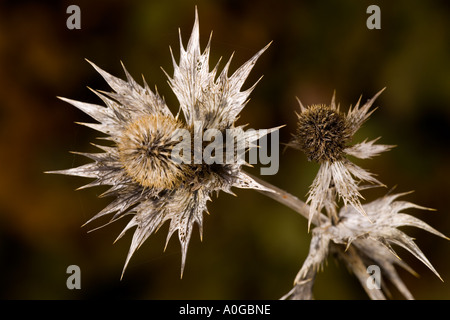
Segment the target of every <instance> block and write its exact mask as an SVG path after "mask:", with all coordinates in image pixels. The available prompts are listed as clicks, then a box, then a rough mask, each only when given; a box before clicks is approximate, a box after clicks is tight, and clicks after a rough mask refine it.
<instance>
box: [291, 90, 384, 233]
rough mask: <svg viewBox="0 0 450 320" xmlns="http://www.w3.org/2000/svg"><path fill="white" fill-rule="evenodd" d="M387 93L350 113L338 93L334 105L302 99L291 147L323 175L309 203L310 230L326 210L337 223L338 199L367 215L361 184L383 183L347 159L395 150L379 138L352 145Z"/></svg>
mask: <svg viewBox="0 0 450 320" xmlns="http://www.w3.org/2000/svg"><path fill="white" fill-rule="evenodd" d="M383 90H384V89H383ZM383 90H381V91H380V92H378V93H377V94H376V95H375V96H374V97H373V98H372V99H370V100H369V101H367V102H366V103H365V104H364V105H363V106H361V107H360V102H361V98H360V99H359V101H358V102H357V103H356V105H355V107H354V108H351V107H350V110H349V111H348V113H347V114H344V113H342V112H340V110H339V105H336V102H335V94H333V98H332V99H331V104H330V105H312V106H310V107H308V108H305V107H304V106H303V105H302V103H301V102H300V100H298V101H299V103H300V114H297V117H298V124H297V131H296V133H295V134H294V136H293V139H292V141H291V142H290V143H289V144H288V146H291V147H293V148H296V149H299V150H301V151H303V152H304V153H305V154H306V156H307V157H308V160H310V161H311V160H313V161H315V162H318V163H320V168H319V172H318V173H317V176H316V178H315V179H314V182H313V183H312V185H311V189H310V190H309V197H308V199H307V200H306V202H307V203H308V204H309V205H310V211H309V217H308V227H309V225H310V224H311V219H312V218H313V216H314V215H316V214H318V213H319V212H320V211H321V210H322V209H323V208H325V210H326V211H327V214H328V216H329V217H330V218H333V219H335V220H337V211H336V196H338V197H339V198H342V200H343V201H344V204H345V205H347V204H350V205H352V206H353V207H354V208H355V209H356V210H358V211H359V212H360V213H361V214H363V215H366V212H365V211H364V208H363V207H362V205H361V202H360V198H362V196H361V194H360V192H359V190H360V187H361V182H364V181H365V182H370V183H372V184H375V185H380V186H381V185H382V183H381V182H379V181H378V180H377V179H376V178H375V177H374V176H373V175H372V174H371V173H369V172H368V171H366V170H364V169H362V168H361V167H359V166H357V165H356V164H354V163H353V162H351V161H350V160H349V159H348V158H347V156H349V155H350V156H354V157H356V158H361V159H367V158H371V157H373V156H376V155H378V154H379V153H381V152H384V151H387V150H389V149H390V148H392V146H389V145H382V144H375V142H376V141H377V140H378V139H375V140H372V141H367V140H366V141H364V142H361V143H358V144H354V145H349V143H350V142H351V141H352V137H353V135H354V134H355V133H356V131H358V129H359V128H360V127H361V125H362V124H363V123H364V122H365V121H366V120H367V119H368V118H369V116H370V115H371V114H372V112H373V111H374V110H370V107H371V106H372V105H373V103H374V102H375V100H376V98H377V97H378V96H379V95H380V94H381V93H382V92H383Z"/></svg>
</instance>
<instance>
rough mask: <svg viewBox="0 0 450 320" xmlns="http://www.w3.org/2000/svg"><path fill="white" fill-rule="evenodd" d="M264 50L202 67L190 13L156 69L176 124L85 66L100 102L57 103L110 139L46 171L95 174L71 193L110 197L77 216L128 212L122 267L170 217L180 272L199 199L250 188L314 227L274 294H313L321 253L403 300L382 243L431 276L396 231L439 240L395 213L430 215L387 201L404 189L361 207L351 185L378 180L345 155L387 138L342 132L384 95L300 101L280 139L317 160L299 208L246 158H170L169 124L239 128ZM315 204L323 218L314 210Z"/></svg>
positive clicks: (131, 86) (133, 86) (132, 86)
mask: <svg viewBox="0 0 450 320" xmlns="http://www.w3.org/2000/svg"><path fill="white" fill-rule="evenodd" d="M266 48H267V46H266V47H265V48H263V49H262V50H260V51H259V52H258V53H257V54H255V55H254V56H253V57H252V58H251V59H250V60H249V61H247V62H246V63H244V65H242V66H241V67H240V68H238V69H237V70H236V71H235V72H234V73H233V75H231V76H228V69H229V65H230V61H231V58H230V60H229V61H228V63H227V64H226V65H225V67H224V68H223V70H222V71H221V72H220V73H218V64H217V65H216V66H215V67H214V68H213V69H212V71H210V70H209V69H210V67H209V50H210V41H209V42H208V44H207V46H206V49H205V50H204V51H203V52H201V50H200V42H199V24H198V15H197V12H196V13H195V23H194V27H193V30H192V34H191V37H190V39H189V42H188V44H187V47H186V48H184V46H183V44H182V40H181V36H180V59H179V61H178V62H176V60H175V58H174V57H173V54H172V59H173V67H174V74H173V76H172V77H171V76H169V75H167V76H168V79H169V85H170V87H171V88H172V90H173V92H174V93H175V95H176V97H177V98H178V101H179V103H180V110H181V113H182V115H183V116H184V121H183V120H181V119H179V114H180V112H178V113H177V114H176V115H173V114H172V112H171V111H170V109H169V108H168V106H167V105H166V103H165V101H164V99H163V98H162V97H161V96H160V95H159V94H158V93H157V92H156V91H155V92H153V91H152V90H150V88H149V87H148V85H147V83H146V82H145V80H144V86H141V85H139V84H138V83H137V82H136V81H135V80H134V79H133V78H132V77H131V76H130V74H129V73H128V72H127V71H126V69H125V68H124V70H125V75H126V78H127V80H126V81H125V80H121V79H119V78H116V77H114V76H112V75H110V74H109V73H107V72H105V71H103V70H102V69H100V68H99V67H97V66H96V65H94V64H93V63H91V64H92V65H93V67H94V68H95V69H96V70H97V71H98V72H99V73H100V75H101V76H102V77H103V78H104V79H105V80H106V82H107V83H108V84H109V85H110V87H111V88H112V89H113V90H114V92H100V91H94V93H96V94H97V95H98V96H99V97H100V98H101V99H102V100H103V102H104V103H105V105H106V106H105V107H104V106H100V105H96V104H90V103H83V102H79V101H75V100H71V99H66V98H61V99H62V100H64V101H66V102H68V103H70V104H72V105H74V106H75V107H77V108H78V109H80V110H82V111H83V112H85V113H87V114H88V115H89V116H91V117H92V118H93V119H95V120H96V121H97V122H98V123H82V124H83V125H86V126H88V127H90V128H92V129H95V130H97V131H99V132H101V133H104V134H106V137H103V138H104V139H106V140H109V141H110V144H109V145H97V147H98V148H100V149H101V150H102V151H103V152H100V153H78V154H81V155H84V156H86V157H88V158H90V159H92V160H93V161H94V162H91V163H88V164H86V165H83V166H80V167H77V168H71V169H67V170H60V171H52V173H59V174H65V175H73V176H81V177H87V178H94V179H95V180H94V181H93V182H91V183H89V184H87V185H85V186H83V187H82V188H87V187H93V186H100V185H109V186H111V188H110V189H109V190H107V191H106V192H105V193H104V194H102V195H101V196H112V197H115V199H114V200H113V201H112V202H111V203H110V204H109V205H108V206H107V207H106V208H104V209H103V210H102V211H101V212H99V213H98V214H97V215H95V216H94V217H93V218H92V219H90V220H89V221H88V222H91V221H92V220H95V219H97V218H100V217H102V216H107V215H112V218H111V220H110V222H114V221H116V220H117V219H120V218H122V217H124V216H126V215H132V218H131V220H130V221H129V223H128V224H127V226H126V227H125V228H124V230H123V231H122V233H121V234H120V235H119V237H118V238H120V237H122V236H123V234H124V233H125V232H126V231H127V230H130V229H132V228H136V229H135V231H134V235H133V238H132V243H131V246H130V249H129V253H128V256H127V258H126V262H125V266H124V271H125V269H126V267H127V265H128V263H129V260H130V258H131V256H132V255H133V254H134V252H135V251H136V250H137V249H138V248H139V247H140V245H141V244H142V243H143V242H144V241H145V240H146V239H147V238H148V237H149V236H150V235H151V234H152V233H154V232H155V231H156V230H157V229H158V228H160V227H161V226H162V225H163V224H164V223H165V222H166V221H170V226H169V231H168V235H167V240H166V245H167V242H168V241H169V239H170V238H171V236H172V235H173V233H175V232H178V238H179V241H180V244H181V252H182V259H181V274H183V270H184V266H185V261H186V253H187V248H188V245H189V240H190V237H191V234H192V229H193V225H194V224H195V223H197V224H198V227H199V231H200V237H201V235H202V228H203V213H204V211H206V210H207V208H206V203H207V201H209V200H210V196H211V194H212V193H214V192H216V193H218V192H219V191H225V192H229V193H232V192H231V188H232V187H238V188H251V189H255V190H257V191H259V192H261V193H263V194H265V195H267V196H269V197H271V198H273V199H275V200H276V201H278V202H280V203H281V204H283V205H286V206H287V207H289V208H291V209H293V210H295V211H296V212H298V213H300V214H301V215H302V216H304V217H305V218H306V219H308V230H309V228H310V225H311V224H313V225H314V226H315V227H314V228H313V229H312V230H311V234H312V239H311V244H310V251H309V253H308V256H307V257H306V259H305V261H304V263H303V266H302V267H301V269H300V271H299V272H298V274H297V276H296V278H295V281H294V287H293V289H292V290H291V291H290V292H288V293H287V294H286V295H285V296H284V297H282V298H283V299H312V298H313V286H314V280H315V278H316V275H317V271H318V269H319V268H320V267H321V266H322V265H323V262H324V261H325V260H326V259H327V257H328V256H329V254H330V253H334V254H336V255H337V256H338V257H339V258H340V259H341V260H342V261H343V262H344V264H345V265H346V266H347V267H348V268H349V270H351V271H352V272H353V273H354V274H355V275H356V277H357V278H358V279H359V281H360V282H361V284H362V285H363V288H364V289H365V290H366V292H367V294H368V295H369V297H370V298H372V299H385V298H386V295H388V291H387V287H386V284H385V280H389V281H390V282H392V283H393V285H394V286H396V287H397V288H398V290H399V291H400V292H401V293H402V294H403V295H404V296H405V297H406V298H408V299H412V298H413V296H412V294H411V293H410V292H409V290H408V289H407V288H406V286H405V284H404V283H403V281H402V280H401V279H400V278H399V275H398V274H397V272H396V269H395V265H398V266H400V267H402V268H405V269H406V270H408V271H410V272H412V273H414V271H413V270H412V269H411V268H410V267H409V266H408V265H407V264H406V263H404V262H403V261H402V260H400V258H399V257H398V255H397V253H396V252H395V251H394V248H393V247H392V245H397V246H400V247H403V248H405V249H406V250H408V251H409V252H410V253H412V254H413V255H414V256H415V257H416V258H417V259H419V260H420V261H422V262H423V263H424V264H425V265H426V266H427V267H428V268H430V269H431V270H432V271H433V272H434V273H435V274H436V275H437V276H438V277H439V278H440V276H439V274H438V272H437V271H436V270H435V269H434V267H433V266H432V264H431V263H430V262H429V261H428V259H427V258H426V256H425V255H424V253H423V252H422V251H421V250H420V249H419V248H418V246H417V245H416V244H415V243H414V241H413V239H412V238H411V237H409V236H408V235H407V234H406V233H404V232H403V231H401V230H400V229H399V227H402V226H413V227H417V228H420V229H423V230H426V231H428V232H431V233H433V234H435V235H437V236H440V237H443V238H446V237H445V236H444V235H443V234H442V233H440V232H439V231H437V230H435V229H434V228H432V227H430V226H429V225H428V224H426V223H425V222H423V221H421V220H419V219H417V218H415V217H413V216H411V215H409V214H406V213H404V212H403V211H404V210H406V209H411V208H416V209H425V210H429V209H427V208H425V207H421V206H418V205H415V204H413V203H411V202H407V201H400V200H398V198H399V197H400V196H402V195H404V194H387V195H386V196H384V197H382V198H380V199H377V200H375V201H372V202H370V203H366V204H364V203H362V202H361V199H362V196H361V193H360V191H362V190H363V189H366V188H367V187H368V186H366V185H363V184H362V183H363V182H369V183H371V185H370V186H381V185H382V183H381V182H379V181H378V180H377V179H376V178H375V177H374V176H373V174H371V173H369V172H368V171H366V170H364V169H362V168H360V167H359V166H357V165H356V164H354V163H353V162H351V161H350V160H349V159H348V156H353V157H356V158H360V159H368V158H371V157H373V156H376V155H378V154H380V153H381V152H384V151H388V150H389V149H391V148H392V146H390V145H382V144H375V142H376V141H377V140H378V139H375V140H371V141H367V140H365V141H363V142H359V143H355V144H352V143H353V142H352V137H353V135H354V134H355V132H356V131H357V130H358V129H359V128H360V127H361V125H362V124H363V123H364V122H365V121H366V120H367V119H368V118H369V116H370V115H371V113H372V112H373V111H374V110H371V107H372V105H373V104H374V102H375V100H376V99H377V97H378V96H379V95H380V94H381V92H382V91H383V90H381V91H380V92H378V93H377V94H376V95H375V96H374V97H373V98H371V99H370V100H368V101H367V102H366V103H364V104H363V105H362V106H360V101H358V103H357V104H356V105H355V107H354V108H350V110H349V111H348V112H347V113H343V112H341V111H340V108H339V105H336V102H335V96H334V95H333V97H332V100H331V104H330V105H312V106H309V107H307V108H305V107H304V106H303V105H302V104H301V103H300V113H299V114H297V116H298V126H297V131H296V133H295V134H294V136H293V139H292V140H291V142H290V143H289V144H288V145H289V146H291V147H294V148H296V149H299V150H301V151H303V152H304V153H305V154H306V156H307V157H308V159H309V160H310V161H315V162H318V163H319V164H320V169H319V172H318V174H317V176H316V178H315V179H314V181H313V184H312V185H311V188H310V191H309V196H308V199H307V200H306V203H305V202H303V201H302V200H300V199H298V198H297V197H295V196H293V195H291V194H289V193H287V192H286V191H284V190H282V189H280V188H278V187H276V186H273V185H271V184H269V183H267V182H265V181H263V180H261V179H259V178H258V177H253V176H251V175H250V174H247V173H245V172H244V171H243V170H242V165H243V164H245V163H242V162H239V161H238V162H236V163H225V164H217V163H214V164H207V163H205V162H201V163H186V162H180V161H177V160H176V159H175V158H173V151H174V149H175V148H176V147H177V143H178V141H177V140H176V139H174V133H175V132H177V131H178V130H185V131H188V132H189V133H190V134H191V135H195V134H198V133H200V134H201V133H203V132H205V131H207V130H208V129H216V130H219V131H221V132H224V131H226V130H228V129H233V128H242V127H243V126H236V125H235V121H236V119H237V117H238V115H239V113H240V112H241V110H242V109H243V108H244V106H245V105H246V103H247V100H248V97H249V95H250V93H251V91H252V90H253V88H254V87H255V85H253V86H252V87H250V88H249V89H247V90H244V91H241V88H242V86H243V84H244V82H245V80H246V78H247V77H248V75H249V73H250V71H251V70H252V68H253V66H254V64H255V63H256V60H257V59H258V58H259V57H260V55H261V54H262V53H263V52H264V51H265V49H266ZM166 74H167V73H166ZM299 102H300V101H299ZM276 129H277V128H274V129H270V130H267V131H266V133H270V132H272V131H274V130H276ZM260 137H261V135H260V134H254V132H252V133H245V134H244V135H242V136H241V137H239V138H238V139H237V140H238V141H235V144H236V145H240V142H241V141H239V140H240V139H244V140H246V142H247V143H252V142H255V141H256V140H257V139H259V138H260ZM246 146H247V145H246ZM247 147H248V146H247ZM202 149H203V145H201V146H200V150H198V149H197V148H196V147H195V146H194V148H193V149H192V150H191V149H189V150H190V151H189V152H192V154H189V155H188V156H192V155H194V157H195V154H196V153H199V152H200V154H202V151H203V150H202ZM183 156H184V155H183ZM191 158H192V157H191ZM339 200H343V201H342V202H343V204H344V206H341V207H340V205H341V203H340V201H339ZM323 209H324V210H325V213H326V214H323V213H322V210H323ZM446 239H448V238H446ZM370 265H376V266H378V267H379V268H380V270H381V272H382V274H383V277H382V278H381V280H382V282H381V289H382V290H370V289H369V288H368V287H367V279H368V273H367V267H368V266H370ZM122 274H123V273H122Z"/></svg>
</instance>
